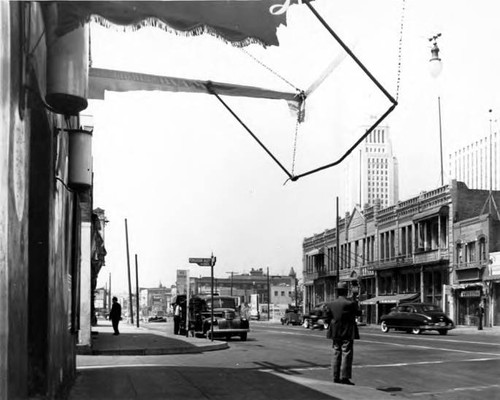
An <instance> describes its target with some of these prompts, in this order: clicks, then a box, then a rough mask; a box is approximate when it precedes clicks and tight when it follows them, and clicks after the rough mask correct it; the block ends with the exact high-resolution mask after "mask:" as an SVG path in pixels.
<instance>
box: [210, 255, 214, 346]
mask: <svg viewBox="0 0 500 400" xmlns="http://www.w3.org/2000/svg"><path fill="white" fill-rule="evenodd" d="M210 279H211V290H210V298H211V301H212V307H211V312H210V340H211V341H212V342H213V341H214V253H212V256H211V257H210Z"/></svg>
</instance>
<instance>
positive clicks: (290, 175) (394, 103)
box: [206, 0, 398, 183]
mask: <svg viewBox="0 0 500 400" xmlns="http://www.w3.org/2000/svg"><path fill="white" fill-rule="evenodd" d="M303 2H304V3H305V4H306V5H307V6H308V7H309V9H310V10H311V12H312V13H313V14H314V16H315V17H316V18H317V19H318V21H319V22H320V23H321V24H322V25H323V26H324V27H325V29H326V30H327V31H328V32H329V33H330V34H331V35H332V37H333V38H334V39H335V40H336V41H337V43H338V44H339V45H340V46H341V47H342V48H343V49H344V51H345V52H346V53H347V54H348V55H349V57H351V59H352V60H353V61H354V62H355V63H356V64H357V65H358V66H359V67H360V68H361V70H362V71H363V72H364V73H365V75H366V76H368V78H369V79H370V80H371V81H372V82H373V83H374V84H375V86H376V87H377V88H378V89H379V90H380V91H381V92H382V93H383V94H384V96H385V97H386V98H387V99H388V100H389V102H390V103H391V105H390V106H389V107H388V109H387V110H386V111H385V112H384V113H383V114H382V116H380V117H379V118H378V119H377V120H376V121H375V122H374V123H373V124H372V125H371V126H370V127H369V128H368V129H367V130H366V131H365V133H364V134H363V135H362V136H361V137H360V138H359V139H358V140H357V141H356V142H355V143H354V144H353V145H352V146H351V147H350V148H349V149H348V150H347V151H346V152H345V153H344V154H343V155H342V156H341V157H340V158H338V159H337V160H335V161H334V162H332V163H329V164H325V165H323V166H321V167H317V168H313V169H311V170H309V171H306V172H303V173H300V174H298V175H295V174H294V171H293V170H292V172H290V171H288V169H287V168H286V167H285V166H283V164H282V163H281V162H280V161H279V160H278V158H277V157H276V156H275V155H274V154H273V153H272V152H271V151H270V150H269V149H268V148H267V147H266V146H265V145H264V143H263V142H262V141H261V140H260V139H259V138H258V137H257V135H256V134H255V133H253V132H252V130H251V129H250V128H249V127H248V126H247V125H246V124H245V123H244V122H243V120H242V119H241V118H240V117H239V116H238V115H237V114H236V113H235V112H234V111H233V110H232V109H231V108H230V107H229V105H228V104H227V103H226V102H224V100H222V98H221V97H220V96H219V95H218V94H217V93H216V91H215V90H214V88H213V87H212V86H211V85H210V82H208V83H207V85H206V86H207V90H208V91H209V92H210V93H211V94H213V95H214V96H215V97H216V98H217V99H218V100H219V101H220V102H221V104H222V105H223V106H224V107H225V108H226V109H227V111H228V112H229V113H230V114H231V115H232V116H233V117H234V118H235V119H236V120H237V121H238V122H239V123H240V125H241V126H242V127H243V128H244V129H245V130H246V131H247V132H248V133H249V134H250V135H251V136H252V137H253V139H254V140H255V141H256V142H257V143H258V144H259V145H260V146H261V147H262V148H263V149H264V151H265V152H266V153H267V154H268V155H269V156H270V157H271V158H272V159H273V161H274V162H275V163H276V164H277V165H278V166H279V167H280V168H281V169H282V170H283V172H284V173H285V174H286V175H287V176H288V179H289V180H291V181H292V182H295V181H297V180H298V179H299V178H302V177H305V176H308V175H311V174H314V173H316V172H319V171H323V170H325V169H327V168H331V167H334V166H336V165H338V164H340V163H341V162H342V161H344V160H345V159H346V158H347V157H348V156H349V154H351V153H352V151H353V150H354V149H355V148H356V147H357V146H358V145H359V144H360V143H361V142H363V141H364V140H365V139H366V137H367V136H368V135H370V133H372V132H373V130H374V129H375V128H376V127H377V126H378V125H379V124H380V123H381V122H382V121H383V120H384V119H386V118H387V117H388V116H389V114H390V113H392V111H394V109H395V108H396V106H397V105H398V102H397V100H396V99H394V97H392V96H391V95H390V94H389V92H388V91H387V90H386V89H385V88H384V87H383V86H382V84H381V83H380V82H379V81H378V80H377V79H376V78H375V77H374V76H373V75H372V74H371V72H370V71H369V70H368V68H366V66H365V65H364V64H363V63H362V62H361V61H360V60H359V59H358V58H357V57H356V55H355V54H354V53H353V52H352V50H351V49H350V48H349V47H348V46H347V45H346V44H345V43H344V42H343V41H342V39H340V37H339V36H338V35H337V34H336V33H335V32H334V31H333V29H332V28H331V27H330V26H329V25H328V23H327V22H326V21H325V20H324V19H323V17H321V15H320V14H319V13H318V12H317V11H316V9H315V8H314V7H313V6H312V5H311V3H310V1H309V0H303ZM303 100H304V101H305V98H304V99H303ZM285 183H286V182H285Z"/></svg>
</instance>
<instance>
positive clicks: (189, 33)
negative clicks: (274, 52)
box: [87, 15, 267, 47]
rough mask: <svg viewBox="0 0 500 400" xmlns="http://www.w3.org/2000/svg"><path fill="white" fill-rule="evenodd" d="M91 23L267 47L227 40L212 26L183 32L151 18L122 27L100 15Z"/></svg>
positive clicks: (120, 28)
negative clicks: (213, 38)
mask: <svg viewBox="0 0 500 400" xmlns="http://www.w3.org/2000/svg"><path fill="white" fill-rule="evenodd" d="M89 21H90V22H95V23H97V24H99V25H101V26H102V27H104V28H107V29H114V30H116V31H119V32H136V31H138V30H139V29H141V28H147V27H152V28H158V29H161V30H163V31H165V32H167V33H173V34H175V35H177V36H184V37H194V36H201V35H205V34H207V35H210V36H214V37H216V38H217V39H219V40H222V41H223V42H224V43H227V44H231V45H233V46H235V47H246V46H249V45H251V44H258V45H260V46H263V47H267V46H266V44H265V43H264V42H262V41H261V40H258V39H256V38H249V37H247V38H245V39H244V40H241V41H230V40H227V39H226V38H225V37H224V36H222V35H220V34H219V33H218V32H217V30H216V29H213V28H211V27H210V26H207V25H199V26H196V27H194V28H192V29H189V30H186V31H181V30H178V29H175V28H172V27H171V26H169V25H167V24H166V23H165V22H163V21H162V20H160V19H158V18H154V17H150V18H146V19H143V20H141V21H140V22H137V23H134V24H131V25H120V24H115V23H113V22H111V21H110V20H108V19H106V18H104V17H102V16H100V15H92V16H91V17H90V18H89ZM89 21H87V22H89Z"/></svg>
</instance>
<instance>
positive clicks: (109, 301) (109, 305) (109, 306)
mask: <svg viewBox="0 0 500 400" xmlns="http://www.w3.org/2000/svg"><path fill="white" fill-rule="evenodd" d="M108 297H109V300H108V310H109V311H111V272H110V273H109V292H108Z"/></svg>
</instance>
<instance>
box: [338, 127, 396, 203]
mask: <svg viewBox="0 0 500 400" xmlns="http://www.w3.org/2000/svg"><path fill="white" fill-rule="evenodd" d="M346 169H347V171H346V174H345V177H346V181H345V190H344V193H345V199H344V202H345V203H344V207H343V208H344V210H349V211H350V210H352V209H353V207H355V206H356V205H359V206H364V205H366V204H368V205H369V206H372V205H374V204H375V201H380V204H381V206H382V207H388V206H389V205H391V204H395V203H396V202H397V201H398V199H399V174H398V161H397V158H396V157H395V156H394V154H393V151H392V142H391V137H390V130H389V127H388V126H387V125H380V126H378V127H377V128H376V129H374V130H373V132H372V133H370V135H369V136H368V137H367V138H366V139H365V141H364V142H363V144H362V145H360V146H359V147H358V150H357V151H355V152H353V153H352V154H351V156H350V157H349V161H348V163H347V164H346Z"/></svg>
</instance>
